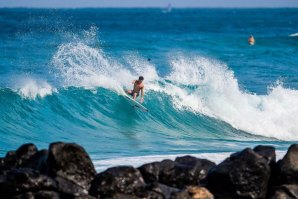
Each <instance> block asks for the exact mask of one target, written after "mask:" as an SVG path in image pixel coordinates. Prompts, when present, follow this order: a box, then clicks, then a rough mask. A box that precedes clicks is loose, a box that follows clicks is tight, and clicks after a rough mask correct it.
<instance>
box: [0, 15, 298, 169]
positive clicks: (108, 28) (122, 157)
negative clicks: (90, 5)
mask: <svg viewBox="0 0 298 199" xmlns="http://www.w3.org/2000/svg"><path fill="white" fill-rule="evenodd" d="M29 10H30V9H29ZM97 11H98V12H95V11H94V10H92V9H91V10H88V9H87V10H67V12H60V11H59V10H58V11H51V10H49V11H48V10H35V11H32V12H30V13H31V14H30V13H29V12H28V10H18V14H19V15H20V16H23V17H28V19H27V21H26V25H24V26H22V25H20V24H18V22H17V20H14V21H13V22H12V21H11V22H9V25H10V27H14V28H16V27H18V28H17V31H15V34H14V35H13V36H7V35H8V34H7V32H5V31H6V29H3V30H2V32H1V34H0V40H3V41H5V42H2V43H1V44H0V50H1V52H2V54H1V55H0V60H2V66H3V67H2V69H1V71H0V72H1V79H0V102H1V103H0V111H1V113H0V127H1V128H0V149H1V150H0V152H1V153H3V154H4V153H5V152H6V151H8V150H10V149H14V148H15V147H16V146H18V145H21V144H22V143H24V142H34V143H35V144H37V146H38V147H45V146H47V145H48V143H50V142H54V141H66V142H78V143H79V144H81V145H82V146H84V147H85V148H86V149H87V151H88V152H89V153H90V154H91V157H92V159H93V160H94V163H95V165H96V166H97V169H98V170H103V169H104V168H106V167H108V166H112V165H116V164H122V163H125V162H126V161H129V162H130V163H131V164H133V165H141V163H145V162H149V161H152V160H160V159H163V158H172V159H173V158H174V157H176V156H178V155H183V154H192V155H194V156H197V157H204V158H208V159H212V160H213V161H215V162H219V161H221V160H222V159H224V158H225V157H226V156H228V155H229V154H230V153H231V152H234V151H237V150H239V149H243V148H244V147H253V146H255V145H258V144H269V145H273V146H275V147H276V148H277V149H278V155H279V157H281V156H282V155H283V154H284V151H285V150H286V148H287V147H288V145H289V144H290V143H293V142H296V141H297V140H298V134H297V132H298V125H297V124H298V90H297V89H298V84H297V76H298V71H297V58H296V56H294V55H295V52H297V47H296V46H297V45H296V44H297V37H295V36H291V37H289V35H290V34H291V33H293V32H295V23H294V24H289V27H287V28H285V29H284V30H283V29H282V28H281V27H282V26H281V24H284V23H283V22H284V21H286V20H288V19H287V18H284V19H282V20H281V19H280V21H276V22H275V24H271V23H270V22H269V21H270V20H269V19H268V21H267V24H268V27H267V28H269V29H271V30H275V29H276V28H280V29H281V31H280V32H279V33H280V35H277V36H276V35H272V34H271V32H270V31H269V30H268V31H267V29H264V30H263V29H258V31H259V32H258V33H257V38H258V40H257V45H255V46H254V47H249V46H247V45H246V43H240V42H241V41H242V40H244V41H245V40H246V32H242V31H244V30H246V29H245V28H252V26H250V22H249V20H250V18H249V16H250V15H249V13H247V11H246V10H242V11H239V10H238V11H237V12H239V13H238V14H239V16H241V17H243V18H245V19H247V20H248V23H247V24H245V25H243V26H245V27H243V28H242V29H241V28H240V29H237V27H238V26H237V25H235V26H233V27H231V26H229V24H226V23H227V22H226V23H224V28H223V29H222V30H221V32H220V33H217V34H216V35H215V34H214V33H211V32H212V31H213V27H214V25H218V22H217V21H216V20H214V21H213V20H211V21H209V22H210V23H209V24H207V23H206V22H205V21H204V20H200V21H198V19H201V18H202V17H203V18H204V17H207V18H208V17H209V18H210V17H211V19H213V17H212V16H213V15H211V14H214V12H215V11H216V12H222V13H221V14H222V15H224V16H226V17H227V18H230V23H231V24H238V21H237V20H236V19H235V18H234V17H233V14H232V13H234V12H232V10H222V11H218V10H214V11H213V10H201V11H200V13H198V12H197V10H188V11H185V10H181V11H177V13H173V14H172V13H171V15H163V14H162V13H159V12H157V11H156V10H153V11H152V10H150V9H149V10H145V11H144V12H145V13H143V11H142V10H138V9H136V10H134V9H132V10H121V9H120V10H109V9H107V10H105V9H103V10H97ZM7 12H8V13H9V11H7V10H5V9H4V10H0V16H2V18H0V20H3V18H5V17H6V18H9V17H11V16H9V15H7ZM237 12H236V13H237ZM254 12H255V13H256V15H255V16H254V17H256V18H258V17H260V16H259V14H260V13H259V12H261V11H258V10H255V11H254ZM274 12H276V13H282V12H284V11H283V10H278V9H277V10H274ZM32 13H33V14H32ZM86 13H89V14H90V18H89V21H92V23H91V24H89V23H88V20H87V21H84V20H83V19H81V18H76V19H74V18H73V17H74V16H80V15H82V16H85V14H86ZM115 13H118V14H121V15H123V16H122V17H123V21H118V23H119V24H118V25H117V24H116V25H115V24H113V21H115V19H113V17H111V18H109V19H105V16H106V15H108V16H114V14H115ZM262 13H263V11H262ZM75 14H76V15H75ZM263 14H264V13H263ZM265 14H266V13H265ZM269 14H270V13H268V16H269ZM135 15H138V16H139V17H141V18H143V20H145V21H147V26H146V27H144V26H140V25H139V24H138V23H137V21H130V20H131V16H135ZM147 15H150V16H151V17H152V19H151V18H148V16H147ZM197 15H198V16H197ZM177 17H178V18H181V19H188V20H189V23H190V24H196V23H198V25H201V26H200V28H201V29H194V27H193V25H192V26H190V25H189V26H187V27H188V28H186V30H187V31H186V32H184V28H185V26H184V25H185V24H183V21H185V20H181V21H177V20H175V19H176V18H177ZM291 17H292V18H291ZM295 17H296V16H295V15H293V16H290V18H291V20H292V21H294V19H295ZM54 19H55V20H54ZM153 19H155V20H160V23H161V24H163V26H161V27H167V28H165V29H160V27H159V26H155V25H154V23H153V22H154V20H153ZM214 19H215V18H214ZM105 20H106V21H105ZM233 20H234V21H233ZM251 20H252V22H253V21H254V20H255V19H251ZM194 21H195V22H196V23H194ZM170 22H171V23H173V24H174V25H175V26H174V27H175V29H174V28H173V27H172V26H169V24H168V23H170ZM252 22H251V23H252ZM185 23H187V22H185ZM36 24H38V25H39V26H36ZM61 24H64V26H61ZM82 24H83V25H82ZM225 24H226V26H225ZM16 25H19V26H16ZM246 26H247V27H246ZM78 27H79V28H78ZM202 27H203V28H202ZM204 28H205V29H204ZM198 31H201V32H199V33H197V32H198ZM178 33H179V34H178ZM167 34H168V37H165V36H164V35H167ZM230 34H234V37H235V39H234V40H233V39H232V38H231V36H230ZM273 38H274V39H275V40H279V41H280V42H279V43H278V44H276V45H274V44H272V43H270V42H269V41H272V40H273ZM235 40H236V41H237V42H235ZM153 41H154V42H153ZM214 41H216V42H214ZM282 44H283V45H284V46H282ZM9 46H10V47H9ZM243 49H245V50H243ZM284 49H286V50H284ZM140 75H143V76H144V78H145V102H144V105H145V106H146V107H147V108H148V109H149V112H148V113H144V112H141V111H139V110H135V109H133V108H131V107H130V106H129V104H128V103H127V102H126V101H125V99H124V98H123V96H122V95H123V94H124V90H125V89H130V88H131V87H132V84H131V81H132V80H134V79H136V78H138V76H140Z"/></svg>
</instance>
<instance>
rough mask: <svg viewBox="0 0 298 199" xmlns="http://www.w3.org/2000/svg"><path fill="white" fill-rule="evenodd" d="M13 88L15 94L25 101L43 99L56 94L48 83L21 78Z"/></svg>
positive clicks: (54, 89) (55, 90)
mask: <svg viewBox="0 0 298 199" xmlns="http://www.w3.org/2000/svg"><path fill="white" fill-rule="evenodd" d="M15 86H16V87H17V89H16V90H17V92H18V93H19V94H20V95H21V96H22V97H24V98H26V99H36V97H41V98H43V97H45V96H47V95H51V94H52V93H53V92H57V89H56V88H53V87H52V86H51V85H50V84H49V83H48V82H46V81H45V80H39V79H31V78H23V79H20V80H18V83H17V84H16V85H15Z"/></svg>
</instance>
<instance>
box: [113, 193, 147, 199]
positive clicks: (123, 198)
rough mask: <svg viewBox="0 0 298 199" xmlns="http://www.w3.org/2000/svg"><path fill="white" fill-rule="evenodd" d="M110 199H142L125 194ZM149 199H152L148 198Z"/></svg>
mask: <svg viewBox="0 0 298 199" xmlns="http://www.w3.org/2000/svg"><path fill="white" fill-rule="evenodd" d="M112 199H144V198H139V197H137V196H133V195H127V194H116V195H114V196H113V197H112ZM150 199H153V198H150Z"/></svg>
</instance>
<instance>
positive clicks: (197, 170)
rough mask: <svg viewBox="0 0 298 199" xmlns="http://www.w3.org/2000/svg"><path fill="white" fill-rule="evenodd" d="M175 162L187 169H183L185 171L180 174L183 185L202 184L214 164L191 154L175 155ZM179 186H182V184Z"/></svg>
mask: <svg viewBox="0 0 298 199" xmlns="http://www.w3.org/2000/svg"><path fill="white" fill-rule="evenodd" d="M175 162H178V163H180V164H182V165H185V166H186V167H187V169H186V170H184V171H185V172H184V173H183V174H182V175H181V176H180V181H181V184H184V185H199V184H202V182H203V180H204V179H205V178H206V176H207V174H208V172H209V170H210V169H211V168H212V167H214V166H215V163H214V162H211V161H209V160H206V159H199V158H196V157H192V156H183V157H177V158H176V160H175ZM178 172H179V171H178ZM185 178H186V179H185ZM178 181H179V178H178ZM179 187H180V188H182V187H183V186H179Z"/></svg>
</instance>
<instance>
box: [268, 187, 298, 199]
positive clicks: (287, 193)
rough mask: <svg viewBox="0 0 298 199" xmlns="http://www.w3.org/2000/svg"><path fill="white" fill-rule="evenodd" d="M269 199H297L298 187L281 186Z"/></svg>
mask: <svg viewBox="0 0 298 199" xmlns="http://www.w3.org/2000/svg"><path fill="white" fill-rule="evenodd" d="M270 198H271V199H297V198H298V185H297V184H293V185H282V186H280V187H277V188H276V189H275V192H274V194H273V196H272V197H270Z"/></svg>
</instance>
